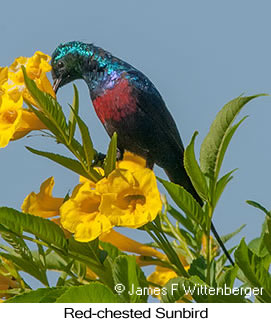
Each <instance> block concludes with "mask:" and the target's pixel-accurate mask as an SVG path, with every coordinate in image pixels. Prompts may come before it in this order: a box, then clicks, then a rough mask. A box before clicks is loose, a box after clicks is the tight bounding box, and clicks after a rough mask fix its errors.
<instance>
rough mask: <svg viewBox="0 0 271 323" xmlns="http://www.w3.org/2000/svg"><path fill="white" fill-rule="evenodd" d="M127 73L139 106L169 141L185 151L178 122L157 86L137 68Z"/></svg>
mask: <svg viewBox="0 0 271 323" xmlns="http://www.w3.org/2000/svg"><path fill="white" fill-rule="evenodd" d="M127 74H128V75H129V78H128V79H129V81H130V83H131V85H132V87H133V92H134V94H135V97H137V99H138V108H139V109H140V110H141V111H142V112H143V113H144V114H146V117H147V118H151V119H152V121H153V123H154V124H156V126H157V127H159V128H160V131H161V132H162V133H163V135H164V136H165V137H167V139H168V142H171V143H172V144H173V143H174V144H175V145H176V146H177V147H178V148H179V149H180V150H181V152H182V153H183V151H184V146H183V143H182V139H181V137H180V134H179V131H178V129H177V126H176V123H175V121H174V119H173V118H172V116H171V114H170V112H169V110H168V109H167V107H166V104H165V102H164V100H163V98H162V97H161V95H160V93H159V92H158V90H157V89H156V87H155V86H154V85H153V84H152V82H151V81H150V80H149V79H148V78H147V77H146V76H145V75H144V74H143V73H141V72H139V71H137V70H135V71H134V70H133V71H129V72H128V73H127Z"/></svg>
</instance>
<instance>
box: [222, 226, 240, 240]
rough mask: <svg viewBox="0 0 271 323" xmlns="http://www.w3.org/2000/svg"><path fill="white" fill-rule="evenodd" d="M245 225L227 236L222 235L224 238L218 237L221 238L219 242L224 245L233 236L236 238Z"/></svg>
mask: <svg viewBox="0 0 271 323" xmlns="http://www.w3.org/2000/svg"><path fill="white" fill-rule="evenodd" d="M245 226H246V225H245V224H242V225H241V226H240V227H239V228H238V229H237V230H235V231H234V232H232V233H229V234H226V235H224V236H222V237H220V238H221V241H222V242H223V243H226V242H227V241H229V240H230V239H231V238H233V237H234V236H236V235H237V234H238V233H239V232H241V231H242V230H243V229H244V227H245Z"/></svg>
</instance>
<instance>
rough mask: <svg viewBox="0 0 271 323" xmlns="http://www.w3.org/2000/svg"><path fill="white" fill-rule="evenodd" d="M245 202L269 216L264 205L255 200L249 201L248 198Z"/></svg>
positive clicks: (270, 215)
mask: <svg viewBox="0 0 271 323" xmlns="http://www.w3.org/2000/svg"><path fill="white" fill-rule="evenodd" d="M246 202H247V204H249V205H252V206H254V207H255V208H256V209H259V210H261V211H263V212H264V213H265V214H266V215H267V216H268V217H271V214H270V212H269V211H267V209H266V208H265V207H264V206H262V205H261V204H260V203H258V202H255V201H250V200H248V201H246Z"/></svg>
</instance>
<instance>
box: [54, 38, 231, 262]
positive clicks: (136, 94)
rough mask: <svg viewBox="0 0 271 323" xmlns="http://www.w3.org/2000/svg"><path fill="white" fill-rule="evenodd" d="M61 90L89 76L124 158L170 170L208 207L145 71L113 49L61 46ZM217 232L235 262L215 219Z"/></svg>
mask: <svg viewBox="0 0 271 323" xmlns="http://www.w3.org/2000/svg"><path fill="white" fill-rule="evenodd" d="M51 65H52V72H51V73H52V78H53V81H54V83H53V89H54V91H55V92H57V91H58V89H59V88H60V87H62V86H64V85H65V84H68V83H70V82H72V81H74V80H77V79H83V80H84V81H85V82H86V84H87V86H88V89H89V93H90V98H91V101H92V104H93V106H94V109H95V111H96V114H97V116H98V118H99V119H100V121H101V122H102V124H103V126H104V128H105V130H106V131H107V133H108V135H109V136H110V137H112V135H113V134H114V133H115V132H116V133H117V138H118V142H117V145H118V152H119V158H120V159H121V158H122V157H123V154H124V151H125V150H127V151H129V152H132V153H134V154H136V155H139V156H141V157H143V158H144V159H145V160H146V166H147V167H148V168H150V169H152V168H153V166H154V164H156V165H158V166H160V167H161V168H163V169H164V171H165V173H166V174H167V176H168V178H169V179H170V181H171V182H173V183H176V184H179V185H180V186H182V187H183V188H184V189H185V190H187V191H188V192H189V193H190V194H192V196H193V197H194V198H195V200H196V201H197V202H198V203H199V204H200V205H201V206H202V205H203V202H202V200H201V198H200V197H199V195H198V194H197V192H196V190H195V188H194V187H193V185H192V183H191V180H190V178H189V176H188V175H187V172H186V170H185V168H184V161H183V156H184V145H183V142H182V139H181V136H180V134H179V131H178V128H177V125H176V123H175V121H174V119H173V117H172V115H171V114H170V112H169V110H168V108H167V106H166V104H165V102H164V100H163V98H162V96H161V94H160V93H159V91H158V90H157V88H156V87H155V86H154V84H153V83H152V82H151V81H150V80H149V78H148V77H147V76H145V75H144V74H143V73H142V72H141V71H139V70H138V69H136V68H135V67H133V66H132V65H130V64H129V63H127V62H125V61H123V60H121V59H119V58H117V57H115V56H113V55H112V54H111V53H110V52H108V51H106V50H104V49H102V48H100V47H98V46H96V45H94V44H87V43H83V42H80V41H71V42H67V43H64V44H60V45H59V46H58V47H57V48H56V49H55V50H54V52H53V54H52V61H51ZM211 229H212V232H213V233H214V236H215V238H216V239H217V241H218V243H219V244H220V246H221V248H222V250H223V251H224V253H225V254H226V256H227V258H228V259H229V261H230V262H231V264H232V265H233V264H234V262H233V260H232V258H231V256H230V255H229V253H228V251H227V249H226V247H225V246H224V244H223V242H222V240H221V238H220V237H219V235H218V233H217V231H216V229H215V227H214V225H213V223H212V224H211Z"/></svg>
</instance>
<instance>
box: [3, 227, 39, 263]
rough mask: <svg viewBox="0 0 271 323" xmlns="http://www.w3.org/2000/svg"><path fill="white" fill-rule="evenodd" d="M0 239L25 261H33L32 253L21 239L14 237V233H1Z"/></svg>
mask: <svg viewBox="0 0 271 323" xmlns="http://www.w3.org/2000/svg"><path fill="white" fill-rule="evenodd" d="M0 231H1V229H0ZM2 238H3V239H4V240H5V241H6V242H7V243H9V244H10V245H11V246H12V247H13V250H14V251H15V252H16V253H17V254H18V255H20V256H21V257H23V258H25V259H28V260H30V261H33V257H32V253H31V251H30V249H29V248H28V246H27V244H26V243H25V241H24V240H23V239H22V238H21V237H18V236H16V234H14V233H2Z"/></svg>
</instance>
